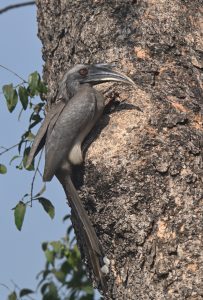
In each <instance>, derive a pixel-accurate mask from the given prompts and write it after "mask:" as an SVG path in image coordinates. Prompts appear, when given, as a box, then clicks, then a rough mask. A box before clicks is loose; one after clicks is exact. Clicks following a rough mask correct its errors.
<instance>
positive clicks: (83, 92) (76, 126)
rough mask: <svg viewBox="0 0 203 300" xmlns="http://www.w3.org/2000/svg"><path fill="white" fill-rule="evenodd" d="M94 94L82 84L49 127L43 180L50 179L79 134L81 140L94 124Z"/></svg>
mask: <svg viewBox="0 0 203 300" xmlns="http://www.w3.org/2000/svg"><path fill="white" fill-rule="evenodd" d="M96 109H97V105H96V95H95V91H94V89H92V88H91V87H90V86H82V87H81V88H80V89H79V91H78V92H77V93H76V95H75V96H74V97H72V98H71V99H70V100H69V102H68V103H67V104H66V106H65V108H64V109H63V111H62V113H61V114H60V116H59V118H58V119H57V122H56V123H55V126H54V127H52V128H49V130H48V134H47V139H46V145H45V170H44V176H43V179H44V181H50V180H51V179H52V177H53V176H54V174H55V172H56V171H57V169H58V168H59V167H60V165H61V163H62V161H63V160H64V159H68V154H69V153H70V151H71V149H72V148H73V146H74V144H75V143H76V140H77V138H78V137H79V136H80V138H81V142H82V141H83V139H84V138H85V136H86V135H87V133H88V132H89V131H90V130H91V128H92V127H93V125H94V117H95V113H96Z"/></svg>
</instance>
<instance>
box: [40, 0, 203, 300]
mask: <svg viewBox="0 0 203 300" xmlns="http://www.w3.org/2000/svg"><path fill="white" fill-rule="evenodd" d="M202 4H203V3H202V1H200V0H199V1H198V0H193V1H187V0H185V1H183V0H182V1H181V0H174V1H168V0H162V1H154V0H150V1H149V0H142V1H139V0H138V1H132V0H131V1H129V0H125V1H123V0H114V1H110V0H103V1H102V0H101V1H97V0H95V1H94V0H92V1H90V0H87V1H84V0H75V1H71V0H46V1H45V0H38V1H37V6H38V24H39V37H40V39H41V41H42V44H43V49H42V51H43V58H44V61H45V66H44V79H45V80H46V82H47V83H48V86H49V90H50V94H49V102H51V101H55V100H56V99H55V98H54V97H55V95H56V90H57V85H58V82H59V80H60V77H61V75H63V73H64V71H66V70H67V68H68V67H70V66H72V65H74V64H76V63H81V62H82V63H83V62H86V63H89V62H91V63H93V62H112V61H117V62H118V68H119V69H122V70H123V71H124V72H125V73H127V74H128V75H129V76H131V78H132V79H133V80H134V81H135V83H136V84H137V89H136V91H133V90H132V89H129V86H123V85H122V86H120V85H114V87H112V85H110V86H109V85H108V86H107V85H104V86H103V87H102V91H103V92H104V93H105V94H106V96H107V100H110V99H113V98H115V99H117V100H126V101H127V102H128V103H131V104H134V105H135V106H136V107H135V109H130V106H128V105H126V106H125V105H124V104H122V105H120V106H118V107H116V109H115V111H114V112H113V113H111V114H109V115H104V116H103V118H102V120H101V122H100V124H99V125H98V128H97V132H98V135H97V139H96V140H95V141H94V142H93V143H92V144H91V146H90V147H89V149H88V151H87V153H86V158H85V170H84V178H83V180H84V184H83V186H82V188H81V192H80V195H81V196H82V197H83V200H84V205H85V207H86V209H87V211H88V213H89V216H90V218H91V220H92V222H93V224H94V226H95V229H96V232H97V234H98V236H99V238H100V240H101V242H102V245H103V247H104V249H105V251H106V254H107V256H108V257H109V258H110V259H111V272H110V274H109V276H108V277H107V278H108V286H109V295H108V296H105V299H117V300H121V299H122V300H123V299H127V300H130V299H139V300H141V299H203V250H202V232H203V221H202V217H203V216H202V212H203V208H202V207H203V179H202V178H203V176H202V175H203V170H202V166H203V159H202V151H203V150H202V145H203V134H202V133H203V128H202V115H201V113H202V108H203V102H202V101H203V100H202V99H203V98H202V85H201V71H202V69H203V62H202V60H201V59H202V51H203V42H202V40H201V39H200V34H201V29H202V19H201V16H202V15H201V12H202ZM138 108H139V109H138ZM102 128H103V129H102ZM101 129H102V131H101Z"/></svg>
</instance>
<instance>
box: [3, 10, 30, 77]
mask: <svg viewBox="0 0 203 300" xmlns="http://www.w3.org/2000/svg"><path fill="white" fill-rule="evenodd" d="M0 13H1V10H0ZM0 67H1V68H3V69H5V70H7V71H9V72H11V73H12V74H13V75H15V76H17V77H18V78H20V79H21V80H22V81H23V83H27V81H26V80H25V79H23V78H22V77H21V76H20V75H18V74H17V73H15V72H14V71H12V70H11V69H9V68H7V67H5V66H3V65H0Z"/></svg>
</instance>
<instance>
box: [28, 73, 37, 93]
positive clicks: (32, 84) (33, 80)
mask: <svg viewBox="0 0 203 300" xmlns="http://www.w3.org/2000/svg"><path fill="white" fill-rule="evenodd" d="M39 83H40V75H39V73H38V72H37V71H35V72H33V73H32V74H30V75H29V77H28V84H29V90H30V94H31V96H32V97H33V96H35V95H38V87H39Z"/></svg>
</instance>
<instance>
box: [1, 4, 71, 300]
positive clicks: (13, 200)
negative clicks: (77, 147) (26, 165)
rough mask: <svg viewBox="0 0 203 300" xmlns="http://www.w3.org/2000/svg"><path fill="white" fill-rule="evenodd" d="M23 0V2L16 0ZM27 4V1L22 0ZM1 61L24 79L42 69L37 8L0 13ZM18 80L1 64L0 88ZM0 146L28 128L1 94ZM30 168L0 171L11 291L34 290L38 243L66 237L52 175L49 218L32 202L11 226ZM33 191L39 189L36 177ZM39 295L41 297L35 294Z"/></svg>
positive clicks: (63, 209) (61, 198)
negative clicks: (20, 224)
mask: <svg viewBox="0 0 203 300" xmlns="http://www.w3.org/2000/svg"><path fill="white" fill-rule="evenodd" d="M19 2H20V1H19V0H18V1H15V0H12V1H11V0H4V1H1V3H0V7H1V8H3V7H4V6H7V5H9V4H13V3H19ZM21 2H23V1H21ZM24 2H26V1H24ZM0 37H1V48H0V64H1V65H4V66H6V67H8V68H10V69H12V70H13V71H15V72H16V73H18V74H19V75H20V76H22V77H23V78H25V79H27V77H28V75H29V74H30V73H32V72H33V71H35V70H37V71H38V72H40V73H41V72H42V65H43V61H42V58H41V42H40V40H39V39H38V37H37V23H36V8H35V6H28V7H25V8H18V9H15V10H11V11H8V12H7V13H4V14H2V15H0ZM8 83H14V84H18V83H19V79H18V78H16V77H15V76H14V75H12V74H11V73H9V72H8V71H6V70H3V69H2V68H0V87H2V85H4V84H8ZM0 101H1V105H0V146H5V147H9V146H11V145H13V144H15V143H16V142H18V140H19V137H20V136H21V134H22V133H23V132H24V131H23V130H24V129H25V127H26V126H27V118H26V114H24V115H23V117H22V120H21V121H20V122H19V121H18V120H17V119H18V113H19V111H20V105H19V106H18V107H17V109H16V112H14V113H12V114H10V113H9V112H8V110H7V108H6V104H5V100H4V97H3V95H2V94H0ZM15 154H16V150H15V151H14V152H12V153H8V154H7V155H4V156H0V163H5V164H7V165H8V162H9V160H10V158H11V157H12V156H13V155H15ZM32 175H33V172H28V171H18V170H17V169H16V168H15V163H14V164H13V165H12V166H11V167H8V173H7V175H0V191H1V193H0V284H4V285H6V286H8V287H9V288H10V289H11V290H12V289H13V287H14V285H13V283H12V281H14V282H15V283H16V284H17V285H18V286H19V287H22V288H24V287H27V288H35V287H36V280H35V277H36V275H37V273H38V272H39V271H40V270H42V269H43V267H44V262H45V260H44V255H43V251H42V250H41V243H42V242H43V241H51V240H57V239H59V238H61V237H63V236H64V235H65V231H66V227H67V224H63V223H62V218H63V217H64V215H65V214H67V213H68V208H67V205H66V203H65V202H66V201H65V195H64V193H63V190H62V187H61V186H60V184H59V183H58V182H57V180H56V179H53V181H52V182H51V183H50V184H48V185H47V191H46V194H45V196H46V197H47V198H48V199H50V200H51V201H52V203H53V204H54V206H55V209H56V215H55V218H54V220H51V219H50V218H49V216H48V215H47V214H45V212H44V211H43V210H42V208H41V206H40V205H39V204H37V203H35V204H34V205H33V207H32V208H30V209H28V211H27V213H26V216H25V220H24V224H23V228H22V231H21V232H19V231H18V230H17V229H16V227H15V225H14V218H13V211H12V210H11V209H12V208H13V207H14V206H15V205H16V204H17V202H18V201H19V200H20V199H21V197H22V196H23V195H24V194H25V193H26V192H29V190H30V183H31V179H32ZM35 187H36V189H35V191H36V192H38V191H39V190H40V188H41V187H42V182H41V180H40V179H39V180H38V181H37V183H36V186H35ZM8 292H9V291H8V290H7V289H6V288H5V287H3V286H1V285H0V299H1V300H4V299H6V298H7V295H8ZM39 299H40V298H39Z"/></svg>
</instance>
